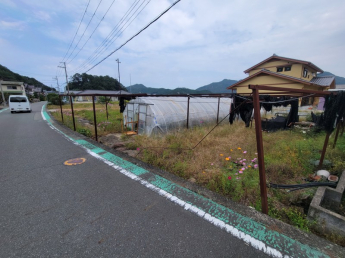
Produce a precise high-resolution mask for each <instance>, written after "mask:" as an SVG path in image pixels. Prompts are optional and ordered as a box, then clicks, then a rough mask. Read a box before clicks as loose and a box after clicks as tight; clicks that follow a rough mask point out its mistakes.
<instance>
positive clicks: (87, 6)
mask: <svg viewBox="0 0 345 258" xmlns="http://www.w3.org/2000/svg"><path fill="white" fill-rule="evenodd" d="M90 1H91V0H89V2H88V3H87V5H86V8H85V11H84V14H83V17H82V18H81V20H80V22H79V25H78V28H77V31H76V32H75V34H74V37H73V39H72V42H71V44H70V45H69V47H68V50H67V52H66V54H65V56H64V57H63V59H62V61H64V60H65V58H66V56H67V54H68V52H69V50H70V49H71V46H72V44H73V42H74V40H75V37H76V36H77V34H78V32H79V28H80V25H81V23H82V22H83V20H84V17H85V14H86V12H87V9H88V7H89V4H90Z"/></svg>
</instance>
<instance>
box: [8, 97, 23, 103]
mask: <svg viewBox="0 0 345 258" xmlns="http://www.w3.org/2000/svg"><path fill="white" fill-rule="evenodd" d="M10 102H27V99H26V98H25V97H11V99H10Z"/></svg>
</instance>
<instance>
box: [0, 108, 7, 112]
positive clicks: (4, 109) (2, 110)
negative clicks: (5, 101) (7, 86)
mask: <svg viewBox="0 0 345 258" xmlns="http://www.w3.org/2000/svg"><path fill="white" fill-rule="evenodd" d="M7 109H8V108H3V109H1V110H0V113H1V112H4V111H6V110H7Z"/></svg>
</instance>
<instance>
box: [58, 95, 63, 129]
mask: <svg viewBox="0 0 345 258" xmlns="http://www.w3.org/2000/svg"><path fill="white" fill-rule="evenodd" d="M59 100H60V111H61V121H62V123H63V113H62V101H61V96H60V95H59Z"/></svg>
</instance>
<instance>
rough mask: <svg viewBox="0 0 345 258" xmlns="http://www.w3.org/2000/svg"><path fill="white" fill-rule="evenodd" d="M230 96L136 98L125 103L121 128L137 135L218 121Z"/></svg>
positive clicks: (223, 114)
mask: <svg viewBox="0 0 345 258" xmlns="http://www.w3.org/2000/svg"><path fill="white" fill-rule="evenodd" d="M231 103H232V98H230V97H192V96H190V97H138V98H136V99H133V100H131V101H130V102H128V103H127V106H126V109H125V110H124V112H123V118H124V126H125V128H127V130H130V131H136V132H137V133H138V134H146V135H151V134H162V133H163V134H164V133H167V132H169V131H173V130H180V129H183V128H193V127H195V126H202V125H204V124H209V123H214V124H216V123H217V121H221V120H222V119H223V118H225V117H226V116H227V115H228V114H229V112H230V107H231Z"/></svg>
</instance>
